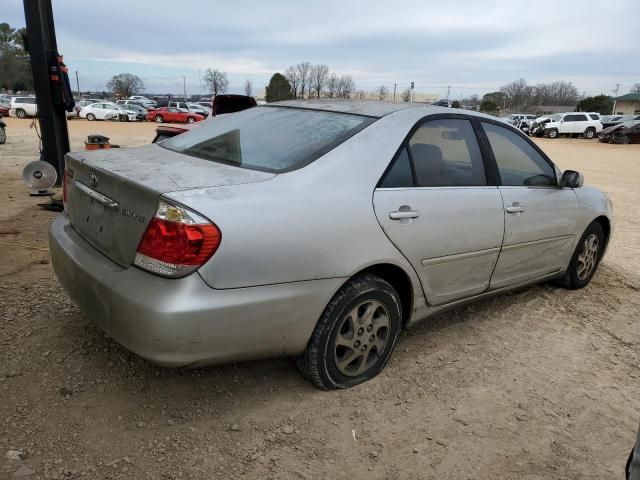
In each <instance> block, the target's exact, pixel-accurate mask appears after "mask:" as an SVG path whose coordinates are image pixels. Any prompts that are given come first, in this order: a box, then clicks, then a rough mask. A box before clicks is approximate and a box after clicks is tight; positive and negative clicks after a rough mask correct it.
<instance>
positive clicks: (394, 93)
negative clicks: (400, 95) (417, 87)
mask: <svg viewBox="0 0 640 480" xmlns="http://www.w3.org/2000/svg"><path fill="white" fill-rule="evenodd" d="M397 87H398V82H395V83H394V84H393V103H396V88H397Z"/></svg>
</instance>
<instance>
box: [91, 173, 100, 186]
mask: <svg viewBox="0 0 640 480" xmlns="http://www.w3.org/2000/svg"><path fill="white" fill-rule="evenodd" d="M89 185H90V186H92V187H94V188H95V187H97V186H98V177H97V176H96V174H95V173H94V172H90V173H89Z"/></svg>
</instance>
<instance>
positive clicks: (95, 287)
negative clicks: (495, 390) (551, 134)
mask: <svg viewBox="0 0 640 480" xmlns="http://www.w3.org/2000/svg"><path fill="white" fill-rule="evenodd" d="M64 198H65V205H66V212H65V213H63V214H61V215H60V216H59V217H58V218H57V219H56V220H54V222H53V223H52V225H51V229H50V245H51V254H52V261H53V267H54V269H55V272H56V274H57V276H58V278H59V279H60V281H61V283H62V284H63V285H64V286H65V288H66V290H67V291H68V292H69V294H70V296H71V297H72V298H73V299H74V300H75V302H76V303H77V304H78V305H79V306H80V309H81V310H82V311H83V312H84V313H85V314H86V315H87V317H88V318H89V319H91V320H92V321H94V322H96V323H97V324H98V325H99V326H101V327H102V328H103V329H104V330H105V331H106V332H108V333H109V335H111V336H112V337H113V338H114V339H116V340H117V341H118V342H120V343H121V344H122V345H124V346H125V347H126V348H128V349H130V350H131V351H133V352H135V353H137V354H138V355H140V356H142V357H144V358H147V359H149V360H151V361H153V362H155V363H157V364H160V365H164V366H172V367H180V366H191V367H195V366H203V365H208V364H213V363H220V362H228V361H238V360H247V359H256V358H264V357H273V356H295V357H296V359H297V364H298V366H299V368H300V369H301V370H302V372H303V373H304V374H305V376H306V377H307V378H308V379H309V380H310V381H311V382H313V384H314V385H316V386H318V387H321V388H325V389H332V388H345V387H350V386H353V385H357V384H359V383H362V382H364V381H366V380H368V379H370V378H372V377H374V376H375V375H377V374H378V373H379V372H380V371H381V370H382V369H383V368H384V366H385V364H386V363H387V361H388V360H389V358H390V356H391V354H392V352H393V350H394V347H395V344H396V342H397V340H398V335H399V333H400V331H401V329H402V328H404V327H407V326H411V325H413V324H415V323H416V322H418V321H420V320H423V319H425V318H428V317H430V316H431V315H433V314H435V313H438V312H441V311H443V310H444V309H447V308H451V307H456V306H459V305H461V304H463V303H465V302H468V301H472V300H476V299H480V298H485V297H486V296H488V295H494V294H497V293H501V292H505V291H507V290H511V289H514V288H519V287H522V286H524V285H528V284H532V283H535V282H541V281H546V280H552V279H554V280H556V281H557V282H558V283H559V284H560V285H562V286H564V287H566V288H582V287H584V286H585V285H587V284H588V283H589V281H590V280H591V278H592V276H593V275H594V272H595V271H596V268H597V266H598V263H599V262H600V260H601V259H602V256H603V254H604V252H605V249H606V247H607V245H608V243H609V239H610V237H611V234H612V231H613V220H612V210H611V203H610V202H609V200H608V199H607V197H606V195H604V194H603V193H602V192H600V191H599V190H596V189H595V188H591V187H587V186H583V180H582V175H581V174H580V173H578V172H575V171H570V170H568V171H565V172H561V171H560V170H559V169H558V168H557V167H556V166H555V165H554V164H553V162H552V161H551V160H550V159H549V158H548V157H547V156H546V155H545V153H544V152H543V151H541V150H540V148H538V147H537V146H536V145H535V144H534V143H532V142H531V141H530V140H529V139H528V138H527V137H526V136H524V135H523V134H522V133H521V132H519V131H518V130H517V129H515V128H513V127H511V126H509V125H506V124H505V123H504V122H501V121H499V120H497V119H495V118H493V117H490V116H486V115H481V114H477V113H473V112H468V111H463V110H452V109H448V108H440V107H433V106H415V105H413V106H412V105H409V104H393V103H384V102H350V101H341V102H338V101H335V102H334V101H327V102H322V101H320V102H295V101H293V102H282V103H276V104H271V105H266V106H259V107H256V108H251V109H248V110H245V111H242V112H239V113H236V114H233V115H229V116H228V117H226V118H224V119H219V120H217V121H215V122H205V123H203V125H202V127H201V128H198V129H196V130H193V131H190V132H187V133H185V134H182V135H179V136H176V137H174V138H172V139H170V140H167V141H164V142H161V143H159V144H154V145H148V146H145V147H141V148H134V149H129V150H123V149H117V150H116V149H113V150H102V151H94V152H86V151H83V152H76V153H71V154H68V155H67V157H66V172H65V179H64Z"/></svg>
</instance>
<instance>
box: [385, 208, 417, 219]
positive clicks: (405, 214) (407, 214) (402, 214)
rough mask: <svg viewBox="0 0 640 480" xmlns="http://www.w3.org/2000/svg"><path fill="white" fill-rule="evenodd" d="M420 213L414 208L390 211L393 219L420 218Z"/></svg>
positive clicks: (390, 216)
mask: <svg viewBox="0 0 640 480" xmlns="http://www.w3.org/2000/svg"><path fill="white" fill-rule="evenodd" d="M419 216H420V214H419V213H418V212H415V211H413V210H406V211H403V210H400V211H397V212H389V218H390V219H391V220H402V219H403V218H418V217H419Z"/></svg>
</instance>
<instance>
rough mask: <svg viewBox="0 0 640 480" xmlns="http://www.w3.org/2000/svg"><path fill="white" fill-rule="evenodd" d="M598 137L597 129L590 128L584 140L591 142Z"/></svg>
mask: <svg viewBox="0 0 640 480" xmlns="http://www.w3.org/2000/svg"><path fill="white" fill-rule="evenodd" d="M595 136H596V129H595V128H592V127H589V128H587V129H586V130H585V131H584V138H586V139H588V140H591V139H592V138H593V137H595Z"/></svg>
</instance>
